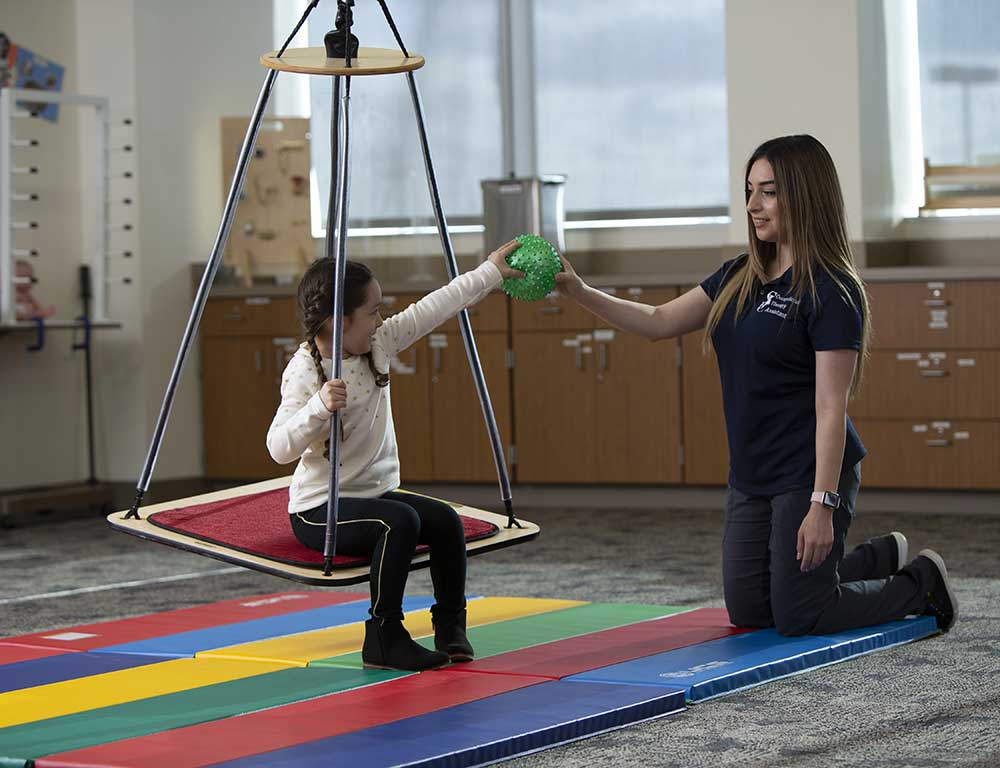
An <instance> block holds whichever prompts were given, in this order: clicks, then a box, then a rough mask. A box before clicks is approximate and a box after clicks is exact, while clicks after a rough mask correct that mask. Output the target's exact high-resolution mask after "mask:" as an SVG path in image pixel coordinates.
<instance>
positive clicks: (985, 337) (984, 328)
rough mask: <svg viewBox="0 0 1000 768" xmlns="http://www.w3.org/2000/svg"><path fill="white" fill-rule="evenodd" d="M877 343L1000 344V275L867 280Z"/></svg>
mask: <svg viewBox="0 0 1000 768" xmlns="http://www.w3.org/2000/svg"><path fill="white" fill-rule="evenodd" d="M868 296H869V298H870V300H871V311H872V328H873V330H874V335H873V338H872V342H873V346H874V347H875V348H883V349H885V348H889V349H913V348H923V349H927V348H931V349H935V348H936V349H952V348H963V347H964V348H970V349H976V348H997V347H1000V324H998V323H997V322H996V317H995V316H994V315H993V310H992V308H993V307H994V306H995V304H996V301H997V298H1000V281H996V280H986V281H976V282H973V281H964V282H926V283H875V284H869V285H868Z"/></svg>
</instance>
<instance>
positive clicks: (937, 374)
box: [920, 371, 948, 379]
mask: <svg viewBox="0 0 1000 768" xmlns="http://www.w3.org/2000/svg"><path fill="white" fill-rule="evenodd" d="M920 375H921V376H922V377H923V378H925V379H943V378H944V377H945V376H947V375H948V371H921V372H920Z"/></svg>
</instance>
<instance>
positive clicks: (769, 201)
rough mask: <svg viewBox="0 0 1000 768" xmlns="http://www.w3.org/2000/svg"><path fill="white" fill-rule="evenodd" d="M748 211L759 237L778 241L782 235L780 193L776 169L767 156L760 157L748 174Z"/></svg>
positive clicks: (768, 240) (769, 241)
mask: <svg viewBox="0 0 1000 768" xmlns="http://www.w3.org/2000/svg"><path fill="white" fill-rule="evenodd" d="M747 213H748V214H750V220H751V221H752V222H753V226H754V229H755V230H756V232H757V237H758V238H760V239H761V240H763V241H765V242H768V243H776V242H778V240H779V239H780V235H781V226H780V225H781V222H780V220H779V219H778V195H777V192H776V190H775V187H774V170H773V169H772V168H771V164H770V163H769V162H768V161H767V158H764V157H761V158H758V159H757V160H756V161H755V162H754V164H753V165H752V166H751V167H750V175H749V176H747Z"/></svg>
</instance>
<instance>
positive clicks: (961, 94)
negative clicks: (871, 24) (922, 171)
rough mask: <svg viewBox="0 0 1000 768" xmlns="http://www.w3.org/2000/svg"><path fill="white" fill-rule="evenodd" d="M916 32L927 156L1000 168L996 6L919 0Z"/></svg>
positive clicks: (977, 0) (984, 1)
mask: <svg viewBox="0 0 1000 768" xmlns="http://www.w3.org/2000/svg"><path fill="white" fill-rule="evenodd" d="M917 27H918V30H919V51H920V102H921V114H922V123H923V140H924V154H925V156H926V157H927V158H928V159H929V160H930V162H931V163H932V164H933V165H997V164H1000V130H998V129H1000V37H997V33H996V31H997V29H998V28H1000V3H997V2H996V0H963V2H961V3H955V2H954V1H953V0H919V3H918V5H917Z"/></svg>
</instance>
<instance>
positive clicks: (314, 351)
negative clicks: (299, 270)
mask: <svg viewBox="0 0 1000 768" xmlns="http://www.w3.org/2000/svg"><path fill="white" fill-rule="evenodd" d="M374 278H375V275H374V274H373V273H372V271H371V269H369V268H368V267H367V266H366V265H364V264H361V263H360V262H357V261H348V262H347V270H346V278H345V280H344V317H350V316H351V314H352V313H353V312H354V311H355V310H356V309H358V308H359V307H361V306H362V305H363V304H364V303H365V298H366V296H367V293H368V284H369V283H370V282H371V281H372V280H373V279H374ZM336 280H337V265H336V262H335V261H334V260H333V259H331V258H330V257H328V256H325V257H323V258H321V259H317V260H316V261H314V262H313V263H312V264H311V265H310V266H309V269H307V270H306V272H305V274H304V275H302V280H301V281H300V282H299V289H298V314H299V321H300V322H301V323H302V329H303V331H304V332H305V337H306V344H307V345H308V346H309V354H310V355H312V359H313V363H314V364H315V366H316V373H317V375H318V376H319V381H320V386H322V385H323V384H325V383H326V382H327V378H326V372H325V371H324V370H323V358H322V356H321V355H320V352H319V347H318V346H316V334H318V333H319V332H320V331H321V330H322V328H323V325H324V324H325V323H326V321H327V320H329V319H330V317H331V316H332V315H333V291H334V288H335V285H336ZM364 357H365V360H367V361H368V368H369V369H370V370H371V372H372V375H373V376H374V377H375V384H376V386H379V387H386V386H388V385H389V374H388V373H380V372H379V371H378V370H377V369H376V368H375V362H374V360H373V359H372V353H371V352H366V353H365V355H364ZM341 426H343V422H341ZM329 451H330V445H329V440H328V441H327V444H326V450H325V451H324V453H323V456H324V458H329V457H330V453H329Z"/></svg>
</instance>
